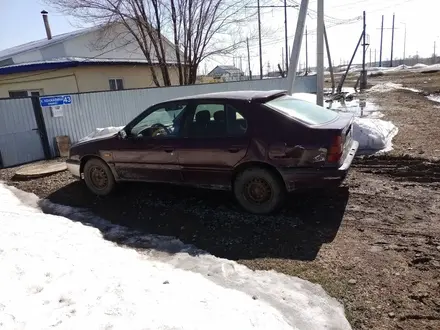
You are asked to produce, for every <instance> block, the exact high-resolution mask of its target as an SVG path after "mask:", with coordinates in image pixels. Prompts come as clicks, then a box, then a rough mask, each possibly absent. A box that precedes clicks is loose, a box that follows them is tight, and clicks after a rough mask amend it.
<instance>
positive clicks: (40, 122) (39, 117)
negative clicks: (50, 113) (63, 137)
mask: <svg viewBox="0 0 440 330" xmlns="http://www.w3.org/2000/svg"><path fill="white" fill-rule="evenodd" d="M32 107H33V108H34V115H35V121H36V122H37V127H38V133H39V135H40V139H41V144H42V145H43V151H44V157H45V158H46V159H50V158H52V153H51V151H50V144H49V138H48V137H47V130H46V124H45V122H44V117H43V109H42V108H41V105H40V98H39V97H38V96H32Z"/></svg>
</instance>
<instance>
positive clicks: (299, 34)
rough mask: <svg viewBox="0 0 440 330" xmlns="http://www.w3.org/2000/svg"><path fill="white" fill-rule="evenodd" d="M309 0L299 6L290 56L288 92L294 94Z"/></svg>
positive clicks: (303, 0)
mask: <svg viewBox="0 0 440 330" xmlns="http://www.w3.org/2000/svg"><path fill="white" fill-rule="evenodd" d="M308 6H309V0H302V1H301V5H300V7H299V13H298V20H297V22H296V30H295V39H294V40H293V49H292V55H291V56H290V63H289V71H288V74H287V78H288V84H289V85H288V89H287V90H288V93H289V94H290V95H292V93H293V86H294V84H295V78H296V70H297V68H298V61H299V55H300V52H301V44H302V38H303V35H304V26H305V24H306V18H307V7H308Z"/></svg>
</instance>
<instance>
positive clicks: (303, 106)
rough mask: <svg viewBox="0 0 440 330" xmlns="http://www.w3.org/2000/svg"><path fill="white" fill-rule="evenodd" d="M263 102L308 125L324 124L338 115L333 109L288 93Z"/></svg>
mask: <svg viewBox="0 0 440 330" xmlns="http://www.w3.org/2000/svg"><path fill="white" fill-rule="evenodd" d="M265 104H266V105H267V106H269V107H270V108H272V109H275V110H277V111H279V112H281V113H283V114H284V115H287V116H289V117H292V118H295V119H298V120H300V121H301V122H304V123H305V124H308V125H320V124H324V123H327V122H329V121H332V120H334V119H335V118H336V117H337V116H338V114H337V112H335V111H333V110H329V109H326V108H324V107H320V106H318V105H316V104H313V103H310V102H307V101H303V100H299V99H296V98H294V97H292V96H288V95H286V96H283V97H280V98H277V99H275V100H272V101H269V102H267V103H265Z"/></svg>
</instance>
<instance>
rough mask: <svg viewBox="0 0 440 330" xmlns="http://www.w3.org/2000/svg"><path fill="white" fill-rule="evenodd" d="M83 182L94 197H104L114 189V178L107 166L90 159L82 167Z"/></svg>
mask: <svg viewBox="0 0 440 330" xmlns="http://www.w3.org/2000/svg"><path fill="white" fill-rule="evenodd" d="M84 181H85V183H86V185H87V188H89V190H90V191H91V192H93V193H94V194H96V195H100V196H105V195H108V194H110V193H111V192H112V191H113V190H114V188H115V184H116V183H115V178H114V176H113V173H112V171H111V170H110V168H109V167H108V165H107V164H106V163H105V162H104V161H102V160H100V159H97V158H92V159H90V160H88V161H87V163H86V164H85V165H84Z"/></svg>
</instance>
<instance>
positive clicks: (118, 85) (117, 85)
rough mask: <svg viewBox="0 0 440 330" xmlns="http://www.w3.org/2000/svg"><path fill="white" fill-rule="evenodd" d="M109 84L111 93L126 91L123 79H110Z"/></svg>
mask: <svg viewBox="0 0 440 330" xmlns="http://www.w3.org/2000/svg"><path fill="white" fill-rule="evenodd" d="M108 84H109V85H110V90H111V91H119V90H121V89H124V83H123V81H122V79H109V81H108Z"/></svg>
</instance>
